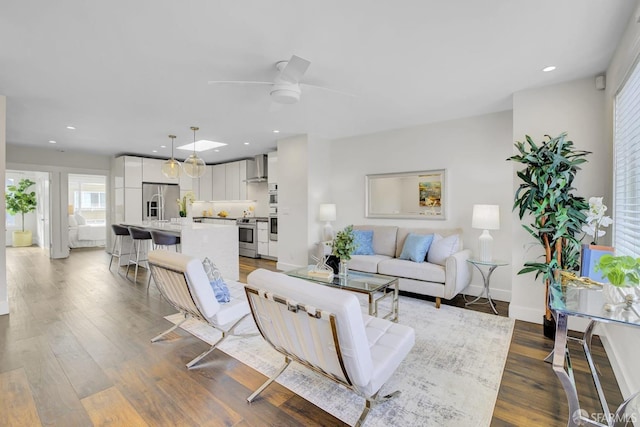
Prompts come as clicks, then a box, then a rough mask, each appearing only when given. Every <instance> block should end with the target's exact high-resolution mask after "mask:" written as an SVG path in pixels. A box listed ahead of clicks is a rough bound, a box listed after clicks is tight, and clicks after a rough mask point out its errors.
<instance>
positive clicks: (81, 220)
mask: <svg viewBox="0 0 640 427" xmlns="http://www.w3.org/2000/svg"><path fill="white" fill-rule="evenodd" d="M75 217H76V222H77V223H78V225H87V220H86V219H85V217H83V216H82V215H80V214H78V213H77V214H76V215H75Z"/></svg>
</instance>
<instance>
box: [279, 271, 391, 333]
mask: <svg viewBox="0 0 640 427" xmlns="http://www.w3.org/2000/svg"><path fill="white" fill-rule="evenodd" d="M314 267H315V266H313V265H309V266H307V267H303V268H298V269H296V270H291V271H287V272H286V274H287V275H288V276H292V277H297V278H299V279H305V280H309V281H310V282H315V283H320V284H322V285H325V286H329V287H332V288H338V289H344V290H345V291H351V292H358V293H361V294H366V295H368V298H369V315H370V316H375V317H381V318H383V319H389V320H392V321H394V322H397V321H398V291H399V288H398V278H397V277H392V276H383V275H381V274H373V273H362V272H359V271H351V270H350V271H349V274H348V275H347V277H346V278H342V277H339V276H338V275H337V274H336V275H335V276H334V277H333V279H332V280H328V279H324V278H322V277H317V276H312V275H310V274H309V272H310V271H311V270H313V269H314ZM388 298H391V309H390V311H389V312H388V313H385V314H384V315H380V313H379V312H378V309H379V307H378V304H379V303H380V302H382V301H384V300H386V299H388Z"/></svg>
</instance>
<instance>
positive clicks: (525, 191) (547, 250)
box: [507, 133, 591, 338]
mask: <svg viewBox="0 0 640 427" xmlns="http://www.w3.org/2000/svg"><path fill="white" fill-rule="evenodd" d="M545 137H546V138H547V139H546V140H545V141H543V143H542V145H540V146H538V145H537V144H535V143H534V142H533V140H532V139H531V137H529V136H528V135H527V136H526V137H525V138H526V144H525V143H522V142H516V143H515V147H516V149H517V150H518V152H519V154H518V155H515V156H512V157H510V158H508V159H507V160H511V161H514V162H518V163H522V164H523V165H525V168H524V169H523V170H521V171H518V177H519V178H520V179H521V180H522V183H521V184H520V187H519V188H518V189H517V190H516V194H515V200H514V204H513V210H516V209H517V210H518V216H519V217H520V219H521V220H522V219H523V218H524V216H525V215H526V214H529V215H531V217H532V219H533V222H532V223H531V224H529V225H527V224H522V226H523V227H524V229H525V230H527V232H528V233H529V234H530V235H531V236H532V237H533V238H534V239H536V241H537V242H538V243H540V245H542V247H543V249H544V262H526V263H525V264H524V268H523V269H521V270H520V271H519V272H518V274H525V273H531V272H535V273H536V278H538V277H539V276H540V275H542V280H543V282H544V285H545V307H546V308H545V315H544V320H543V323H544V334H545V336H546V337H549V338H553V337H554V336H555V327H554V321H553V317H552V316H551V311H550V310H549V305H548V303H547V302H548V299H549V283H550V281H551V280H552V279H553V274H554V271H555V270H556V269H563V270H575V269H577V268H578V265H579V262H580V241H579V240H578V239H577V238H576V236H577V235H579V234H580V233H581V230H582V226H583V225H584V224H585V223H586V215H585V213H584V211H585V210H586V209H588V207H589V205H588V203H587V202H586V201H585V199H584V198H583V197H578V196H576V195H575V194H574V190H575V188H574V187H573V181H574V179H575V176H576V173H577V172H578V171H579V170H580V167H579V165H581V164H582V163H585V162H586V161H587V159H586V156H587V155H588V154H591V153H590V152H589V151H583V150H576V149H575V147H574V145H573V142H572V141H569V140H567V139H566V133H563V134H561V135H560V136H557V137H555V138H552V137H550V136H549V135H545Z"/></svg>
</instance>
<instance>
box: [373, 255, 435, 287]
mask: <svg viewBox="0 0 640 427" xmlns="http://www.w3.org/2000/svg"><path fill="white" fill-rule="evenodd" d="M378 273H379V274H385V275H388V276H395V277H406V278H407V279H415V280H423V281H426V282H437V283H444V281H445V268H444V266H442V265H438V264H433V263H430V262H420V263H418V262H413V261H409V260H404V259H397V258H392V259H388V260H383V261H380V263H379V264H378Z"/></svg>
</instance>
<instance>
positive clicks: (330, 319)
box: [244, 285, 401, 426]
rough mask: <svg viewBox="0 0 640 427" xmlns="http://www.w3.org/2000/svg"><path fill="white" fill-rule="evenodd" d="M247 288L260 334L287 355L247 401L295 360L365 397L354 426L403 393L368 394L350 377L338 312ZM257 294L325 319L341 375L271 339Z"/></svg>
mask: <svg viewBox="0 0 640 427" xmlns="http://www.w3.org/2000/svg"><path fill="white" fill-rule="evenodd" d="M244 289H245V292H246V294H247V300H248V301H249V306H250V307H251V314H252V315H253V320H254V321H255V322H256V325H257V326H258V330H259V331H260V335H262V337H263V338H264V339H265V341H267V343H269V345H271V347H273V348H274V349H275V350H276V351H277V352H279V353H281V354H282V355H283V356H284V360H285V362H284V364H283V365H282V366H281V367H280V369H278V371H277V372H276V373H275V374H274V375H273V376H271V377H270V378H268V379H267V381H265V382H264V384H262V385H261V386H260V387H259V388H258V389H257V390H256V391H254V392H253V393H252V394H251V396H249V397H248V398H247V402H249V403H251V402H253V400H254V399H255V398H256V397H258V395H260V393H262V392H263V391H264V390H265V389H266V388H267V387H268V386H269V385H270V384H271V383H272V382H273V381H274V380H275V379H276V378H278V377H279V376H280V374H282V373H283V372H284V371H285V369H287V367H288V366H289V365H290V364H291V362H292V361H295V362H298V363H300V364H301V365H303V366H305V367H307V368H309V369H311V370H312V371H314V372H317V373H319V374H321V375H323V376H325V377H327V378H329V379H330V380H333V381H335V382H337V383H339V384H342V385H343V386H345V387H347V388H348V389H349V390H351V391H353V392H354V393H356V394H357V395H358V396H360V397H362V398H363V399H365V407H364V409H363V411H362V413H361V414H360V417H359V418H358V421H357V422H356V424H355V426H361V425H362V424H363V423H364V420H365V419H366V418H367V415H368V414H369V411H370V410H371V408H372V407H373V405H374V404H377V403H381V402H384V401H386V400H388V399H390V398H392V397H395V396H398V395H400V393H401V392H400V390H396V391H394V392H393V393H390V394H388V395H385V396H382V397H378V393H379V391H378V392H376V393H375V394H374V395H373V396H367V395H365V394H364V393H362V392H361V391H360V390H358V389H357V388H356V387H355V386H354V385H353V384H352V382H351V380H350V379H349V374H348V373H347V371H346V368H345V364H344V360H343V356H342V350H341V349H340V341H339V339H338V326H337V321H336V316H335V314H333V313H330V312H327V311H323V310H318V309H317V308H315V307H310V306H306V305H304V304H300V303H295V304H292V303H290V302H289V301H287V300H286V298H283V297H281V296H278V295H274V294H272V293H269V292H266V291H264V290H262V289H256V288H254V287H252V286H251V285H245V287H244ZM256 298H264V299H266V300H268V301H271V302H272V303H275V304H282V305H284V306H286V307H287V310H288V311H290V312H292V313H298V312H300V311H303V312H305V313H307V315H308V316H309V317H311V318H315V319H318V320H324V321H325V323H326V325H327V327H329V328H331V336H332V337H333V345H334V348H335V351H336V357H337V360H338V362H339V365H340V370H341V374H342V378H341V377H339V376H336V375H334V374H331V373H329V372H326V371H325V370H323V369H322V368H320V367H319V366H317V365H314V364H313V363H311V362H309V361H308V360H305V359H303V358H300V357H298V356H297V355H295V354H293V353H291V352H289V351H288V350H287V349H285V348H283V347H281V346H278V345H275V344H274V343H273V342H272V341H271V340H270V339H269V337H268V334H267V333H266V332H265V329H264V327H263V324H262V321H261V319H260V317H259V316H256V311H257V310H256V306H255V304H256V300H255V299H256Z"/></svg>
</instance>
